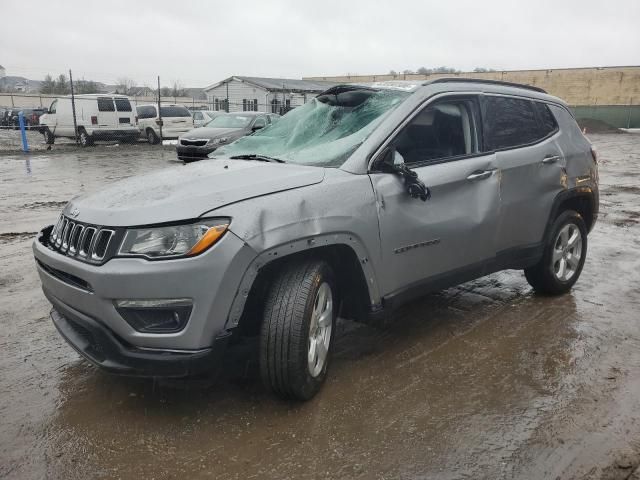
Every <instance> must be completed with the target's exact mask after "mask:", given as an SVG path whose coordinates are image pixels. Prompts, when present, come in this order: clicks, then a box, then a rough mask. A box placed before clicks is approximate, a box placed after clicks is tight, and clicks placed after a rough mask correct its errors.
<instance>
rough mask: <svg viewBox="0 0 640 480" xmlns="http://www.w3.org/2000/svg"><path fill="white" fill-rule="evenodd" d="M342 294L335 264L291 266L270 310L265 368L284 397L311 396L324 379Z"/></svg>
mask: <svg viewBox="0 0 640 480" xmlns="http://www.w3.org/2000/svg"><path fill="white" fill-rule="evenodd" d="M337 310H338V297H337V290H336V284H335V280H334V275H333V271H332V270H331V267H329V265H328V264H327V263H326V262H324V261H319V260H311V261H305V262H302V263H297V264H291V265H289V266H288V267H286V268H285V269H284V270H283V271H282V272H281V273H280V274H279V275H278V276H277V278H276V279H275V281H274V282H273V284H272V286H271V288H270V290H269V292H268V294H267V302H266V305H265V308H264V318H263V322H262V331H261V339H260V340H261V341H260V371H261V374H262V379H263V381H264V383H265V385H266V386H267V387H268V388H270V389H271V390H272V391H273V392H275V393H276V394H278V395H279V396H281V397H284V398H294V399H298V400H309V399H310V398H312V397H313V396H314V395H315V394H316V393H318V391H319V390H320V387H321V386H322V384H323V383H324V380H325V378H326V376H327V368H328V365H329V359H330V356H331V350H332V339H333V334H334V331H335V321H336V317H337Z"/></svg>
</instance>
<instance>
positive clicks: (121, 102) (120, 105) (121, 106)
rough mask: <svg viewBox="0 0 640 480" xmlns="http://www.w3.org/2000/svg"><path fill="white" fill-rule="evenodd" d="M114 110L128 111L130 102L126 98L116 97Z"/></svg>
mask: <svg viewBox="0 0 640 480" xmlns="http://www.w3.org/2000/svg"><path fill="white" fill-rule="evenodd" d="M115 102H116V110H118V111H119V112H130V111H131V103H130V102H129V99H128V98H116V100H115Z"/></svg>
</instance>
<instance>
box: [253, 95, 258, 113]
mask: <svg viewBox="0 0 640 480" xmlns="http://www.w3.org/2000/svg"><path fill="white" fill-rule="evenodd" d="M253 111H254V112H257V111H258V99H257V98H254V99H253Z"/></svg>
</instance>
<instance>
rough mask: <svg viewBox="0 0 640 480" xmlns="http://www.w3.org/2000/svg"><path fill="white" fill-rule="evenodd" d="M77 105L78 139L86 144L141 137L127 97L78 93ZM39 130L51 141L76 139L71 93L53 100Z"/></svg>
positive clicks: (42, 118) (47, 141)
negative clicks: (63, 138) (58, 138)
mask: <svg viewBox="0 0 640 480" xmlns="http://www.w3.org/2000/svg"><path fill="white" fill-rule="evenodd" d="M75 104H76V124H77V126H78V139H79V141H80V145H82V146H83V147H86V146H88V145H91V144H93V142H94V141H95V140H121V141H123V140H124V141H126V140H128V141H133V140H135V139H137V138H138V137H139V136H140V132H139V130H138V127H137V125H136V113H135V111H134V109H133V107H132V106H131V102H130V101H129V99H128V98H127V97H124V96H111V95H100V94H87V95H76V96H75ZM40 131H41V132H42V134H43V135H44V139H45V142H46V143H48V144H52V143H53V142H54V141H55V139H56V137H67V138H74V131H73V110H72V108H71V96H70V95H69V96H66V97H61V98H57V99H56V100H54V101H53V102H52V103H51V106H50V107H49V112H48V113H46V114H44V115H42V116H41V117H40Z"/></svg>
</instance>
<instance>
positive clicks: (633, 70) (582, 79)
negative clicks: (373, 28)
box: [305, 66, 640, 128]
mask: <svg viewBox="0 0 640 480" xmlns="http://www.w3.org/2000/svg"><path fill="white" fill-rule="evenodd" d="M453 76H455V77H461V78H482V79H489V80H503V81H507V82H516V83H523V84H528V85H535V86H537V87H541V88H543V89H545V90H546V91H547V92H549V93H550V94H552V95H556V96H558V97H560V98H562V99H564V100H565V101H566V102H567V103H569V104H570V105H571V106H572V107H573V110H574V112H575V114H576V117H578V118H579V119H581V118H593V119H596V120H601V121H603V122H605V123H607V124H609V125H611V126H614V127H618V128H640V66H626V67H588V68H559V69H547V70H510V71H494V72H482V73H480V72H462V73H457V74H451V73H448V74H431V75H417V74H398V75H346V76H323V77H305V80H315V81H318V80H324V81H330V82H349V83H350V82H356V83H370V82H382V81H387V80H430V79H434V78H438V77H453Z"/></svg>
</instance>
